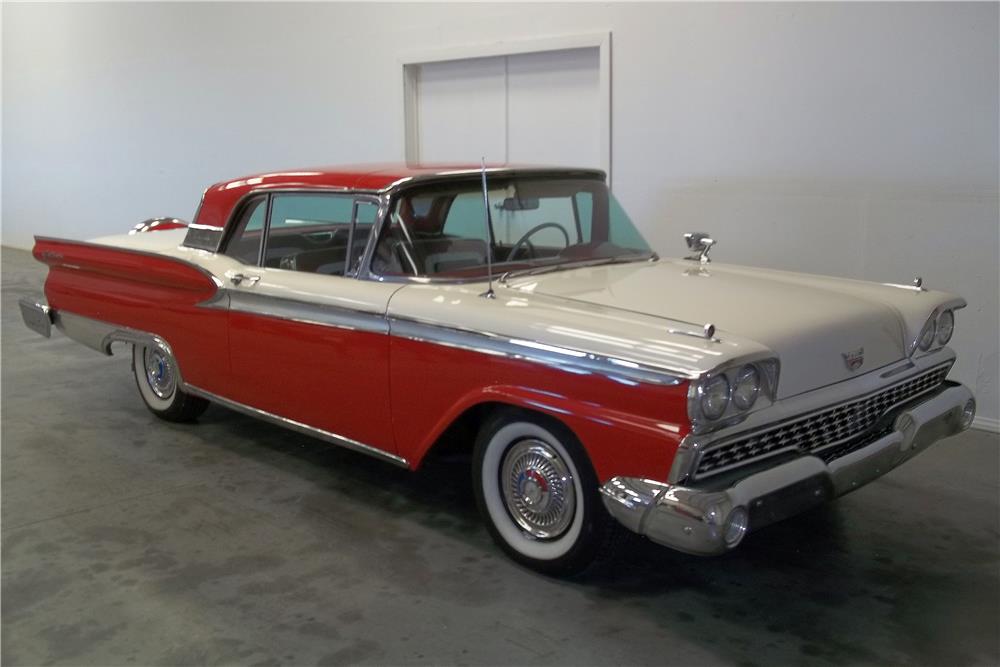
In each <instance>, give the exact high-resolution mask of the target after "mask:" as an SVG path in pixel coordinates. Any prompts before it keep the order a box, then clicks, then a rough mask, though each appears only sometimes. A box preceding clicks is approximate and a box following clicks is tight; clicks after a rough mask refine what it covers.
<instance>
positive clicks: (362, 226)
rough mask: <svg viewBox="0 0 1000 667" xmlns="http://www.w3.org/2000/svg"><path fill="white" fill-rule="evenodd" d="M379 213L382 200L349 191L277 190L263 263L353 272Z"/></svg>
mask: <svg viewBox="0 0 1000 667" xmlns="http://www.w3.org/2000/svg"><path fill="white" fill-rule="evenodd" d="M355 211H356V214H355ZM377 214H378V206H377V204H375V203H373V202H369V201H365V200H355V198H354V197H352V196H349V195H328V194H318V195H314V194H302V193H277V194H275V195H273V196H272V203H271V219H270V223H269V224H268V230H267V241H266V243H265V247H264V264H265V266H271V267H277V268H281V269H286V270H289V271H303V272H306V273H320V274H323V275H328V276H343V275H349V274H350V273H352V272H353V271H355V270H356V269H357V265H358V263H359V262H360V259H361V255H362V254H363V253H364V248H365V245H366V244H367V242H368V237H369V236H370V235H371V230H372V226H373V224H374V222H375V218H376V217H377ZM355 215H356V217H355Z"/></svg>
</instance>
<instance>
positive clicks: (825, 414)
mask: <svg viewBox="0 0 1000 667" xmlns="http://www.w3.org/2000/svg"><path fill="white" fill-rule="evenodd" d="M950 367H951V364H950V363H947V364H943V365H941V366H938V367H936V368H933V369H931V370H929V371H927V372H926V373H922V374H921V375H917V376H914V377H912V378H909V379H908V380H904V381H903V382H900V383H898V384H895V385H892V386H891V387H887V388H885V389H882V390H880V391H878V392H876V393H874V394H870V395H868V396H866V397H864V398H861V399H858V400H856V401H851V402H850V403H842V404H840V405H838V406H835V407H832V408H827V409H826V410H821V411H819V412H814V413H812V414H810V415H806V416H804V417H799V418H796V419H793V420H791V421H787V422H784V423H781V424H778V425H775V426H773V427H770V428H764V429H761V430H759V431H755V432H753V433H746V434H743V435H741V436H737V437H736V438H735V439H733V440H730V441H728V442H721V443H719V444H717V445H711V446H710V447H709V449H707V450H705V452H704V453H702V455H701V458H700V459H699V460H698V464H697V466H696V467H695V472H694V477H695V479H700V478H705V477H709V476H711V475H715V474H718V473H721V472H725V471H727V470H732V469H733V468H738V467H740V466H744V465H748V464H750V463H756V462H757V461H760V460H762V459H765V458H767V457H770V456H775V455H778V454H779V453H796V452H797V453H808V454H814V455H816V456H818V457H820V458H821V459H823V460H824V461H832V460H833V459H835V458H838V457H840V456H844V455H845V454H848V453H850V452H853V451H854V450H856V449H859V448H861V447H864V446H865V445H868V444H871V443H872V442H875V440H877V439H878V438H881V437H882V436H884V435H885V434H886V433H888V431H889V430H891V425H890V424H881V425H879V420H880V418H881V417H882V416H883V415H885V414H886V412H887V411H888V410H890V409H891V408H892V407H893V406H896V405H899V404H900V403H904V402H906V401H909V400H910V399H913V398H916V397H917V396H920V395H921V394H924V393H926V392H928V391H931V390H933V389H936V388H937V387H938V386H940V385H941V383H942V382H944V379H945V376H947V375H948V370H949V369H950Z"/></svg>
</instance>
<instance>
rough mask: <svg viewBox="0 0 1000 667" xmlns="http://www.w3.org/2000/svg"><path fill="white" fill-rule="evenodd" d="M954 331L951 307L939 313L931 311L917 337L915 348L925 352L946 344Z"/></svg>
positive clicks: (953, 313) (953, 314)
mask: <svg viewBox="0 0 1000 667" xmlns="http://www.w3.org/2000/svg"><path fill="white" fill-rule="evenodd" d="M954 332H955V311H954V310H952V309H951V308H949V309H947V310H942V311H941V312H940V313H932V314H931V316H930V317H928V318H927V322H926V323H925V324H924V328H923V329H921V330H920V336H919V337H918V338H917V348H918V349H919V350H920V351H921V352H927V351H928V350H931V349H933V348H935V347H941V346H943V345H947V344H948V341H950V340H951V335H952V334H953V333H954Z"/></svg>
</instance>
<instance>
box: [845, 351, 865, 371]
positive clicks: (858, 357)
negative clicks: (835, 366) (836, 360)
mask: <svg viewBox="0 0 1000 667" xmlns="http://www.w3.org/2000/svg"><path fill="white" fill-rule="evenodd" d="M840 356H842V357H843V358H844V365H846V366H847V370H849V371H856V370H858V369H859V368H861V365H862V364H863V363H865V348H863V347H859V348H858V349H856V350H851V351H850V352H842V353H841V354H840Z"/></svg>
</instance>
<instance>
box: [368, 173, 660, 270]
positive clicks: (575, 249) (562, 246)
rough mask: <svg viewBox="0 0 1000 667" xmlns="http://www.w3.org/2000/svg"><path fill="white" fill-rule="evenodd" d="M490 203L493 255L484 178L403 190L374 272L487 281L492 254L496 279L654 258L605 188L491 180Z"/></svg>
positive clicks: (530, 179) (580, 182)
mask: <svg viewBox="0 0 1000 667" xmlns="http://www.w3.org/2000/svg"><path fill="white" fill-rule="evenodd" d="M487 198H488V200H489V212H490V221H491V224H492V229H493V245H492V248H491V247H490V243H489V241H488V238H489V237H488V236H487V231H486V219H485V215H484V210H483V190H482V184H481V181H479V180H478V179H475V180H472V179H470V180H462V181H458V182H449V183H446V184H434V185H426V186H423V187H414V188H411V189H408V190H406V191H404V192H403V193H402V194H401V195H399V196H398V197H396V198H394V200H393V202H392V205H391V206H390V214H389V220H388V222H387V224H386V225H385V227H384V228H383V231H382V234H381V237H380V238H379V241H378V244H377V246H376V248H375V255H374V258H373V261H372V271H373V272H374V273H376V274H378V275H383V276H427V277H442V278H479V277H484V276H486V272H487V253H488V252H490V253H491V255H490V258H491V259H492V262H493V268H494V272H496V273H504V272H508V271H519V270H533V269H541V268H547V267H551V268H558V267H560V266H570V265H576V264H579V263H587V262H598V261H608V262H611V261H635V260H641V259H645V258H647V257H649V256H650V255H651V251H650V249H649V245H648V244H647V243H646V241H645V240H644V239H643V238H642V236H641V235H640V234H639V232H638V231H637V230H636V228H635V225H633V224H632V221H631V220H630V219H629V217H628V215H626V214H625V211H624V210H623V209H622V208H621V206H620V205H619V204H618V202H617V201H616V200H615V198H614V197H613V196H612V195H611V193H609V192H608V189H607V186H606V185H605V184H604V182H603V181H600V180H596V179H569V178H541V177H537V176H511V177H506V178H502V177H493V178H490V179H489V181H488V185H487Z"/></svg>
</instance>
